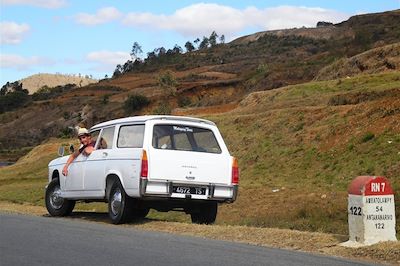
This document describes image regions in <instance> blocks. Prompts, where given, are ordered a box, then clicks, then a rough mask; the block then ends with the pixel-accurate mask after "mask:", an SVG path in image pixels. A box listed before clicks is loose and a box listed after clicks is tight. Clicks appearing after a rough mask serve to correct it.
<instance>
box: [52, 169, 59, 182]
mask: <svg viewBox="0 0 400 266" xmlns="http://www.w3.org/2000/svg"><path fill="white" fill-rule="evenodd" d="M55 178H60V173H59V172H58V170H57V169H55V170H54V171H53V173H52V174H51V180H53V179H55Z"/></svg>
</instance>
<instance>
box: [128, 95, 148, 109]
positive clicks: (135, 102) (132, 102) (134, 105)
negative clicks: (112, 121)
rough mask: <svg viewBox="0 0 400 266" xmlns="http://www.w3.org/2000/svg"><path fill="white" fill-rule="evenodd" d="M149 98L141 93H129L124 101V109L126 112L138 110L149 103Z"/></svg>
mask: <svg viewBox="0 0 400 266" xmlns="http://www.w3.org/2000/svg"><path fill="white" fill-rule="evenodd" d="M149 103H150V100H149V99H148V98H147V97H146V96H144V95H141V94H134V95H129V97H128V99H126V101H125V102H124V110H125V112H126V113H131V112H134V111H138V110H140V109H142V108H143V107H145V106H147V105H149Z"/></svg>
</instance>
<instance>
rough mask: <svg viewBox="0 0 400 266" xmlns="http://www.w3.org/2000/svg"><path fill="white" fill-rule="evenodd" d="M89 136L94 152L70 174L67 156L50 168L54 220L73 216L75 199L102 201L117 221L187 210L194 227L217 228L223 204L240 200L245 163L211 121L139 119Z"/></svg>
mask: <svg viewBox="0 0 400 266" xmlns="http://www.w3.org/2000/svg"><path fill="white" fill-rule="evenodd" d="M89 132H90V133H91V136H92V139H94V140H95V141H96V144H95V150H94V151H93V152H92V153H91V154H90V155H89V156H85V155H83V154H80V155H79V156H78V157H77V158H76V159H75V160H74V161H73V163H72V164H71V165H70V166H69V173H68V175H67V176H64V175H63V174H62V169H63V167H64V165H65V164H66V162H67V159H68V156H63V157H59V158H57V159H54V160H52V161H51V162H50V163H49V165H48V167H49V174H48V179H49V183H48V185H47V186H46V193H45V204H46V208H47V210H48V212H49V214H50V215H51V216H66V215H69V214H71V212H72V211H73V209H74V206H75V202H76V201H84V202H92V201H101V202H106V203H108V214H109V217H110V219H111V222H112V223H114V224H120V223H125V222H129V221H132V220H133V219H141V218H144V217H146V215H147V214H148V213H149V210H150V209H155V210H157V211H162V212H167V211H183V212H185V213H186V214H190V216H191V220H192V222H193V223H200V224H212V223H214V222H215V220H216V216H217V212H218V205H219V204H221V203H232V202H234V201H235V200H236V198H237V194H238V185H239V167H238V161H237V159H236V158H235V157H233V156H231V155H230V153H229V151H228V149H227V147H226V145H225V143H224V140H223V138H222V136H221V134H220V132H219V130H218V128H217V126H216V124H215V123H213V122H211V121H209V120H205V119H199V118H192V117H184V116H166V115H151V116H134V117H126V118H121V119H115V120H111V121H107V122H103V123H100V124H97V125H95V126H93V127H92V128H91V129H90V130H89ZM62 154H63V151H62V150H61V155H62Z"/></svg>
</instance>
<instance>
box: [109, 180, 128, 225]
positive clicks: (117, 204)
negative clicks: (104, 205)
mask: <svg viewBox="0 0 400 266" xmlns="http://www.w3.org/2000/svg"><path fill="white" fill-rule="evenodd" d="M131 205H132V199H131V198H130V197H129V196H128V195H126V193H125V190H124V188H123V187H122V185H121V183H120V182H119V181H114V183H113V184H112V185H111V189H110V198H109V201H108V215H109V217H110V219H111V222H112V223H113V224H122V223H125V222H128V221H129V220H131V218H132V215H131V214H132V210H131Z"/></svg>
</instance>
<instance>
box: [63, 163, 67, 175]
mask: <svg viewBox="0 0 400 266" xmlns="http://www.w3.org/2000/svg"><path fill="white" fill-rule="evenodd" d="M62 174H63V175H64V176H67V175H68V165H65V166H64V168H63V170H62Z"/></svg>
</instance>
